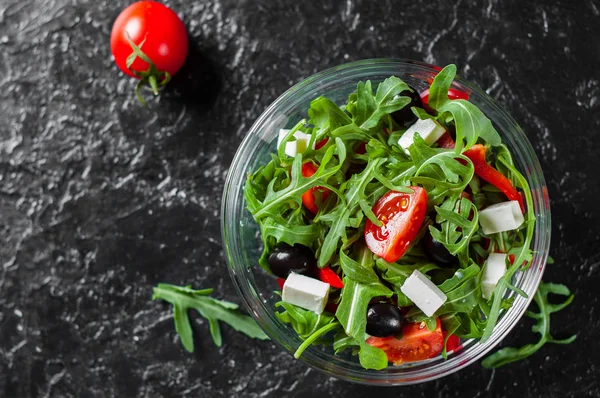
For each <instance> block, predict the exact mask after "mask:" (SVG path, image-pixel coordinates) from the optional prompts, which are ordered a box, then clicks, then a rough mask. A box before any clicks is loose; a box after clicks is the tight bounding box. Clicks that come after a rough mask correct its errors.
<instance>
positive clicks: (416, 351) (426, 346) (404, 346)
mask: <svg viewBox="0 0 600 398" xmlns="http://www.w3.org/2000/svg"><path fill="white" fill-rule="evenodd" d="M367 344H369V345H371V346H373V347H377V348H381V349H382V350H383V351H384V352H385V353H386V355H387V357H388V361H389V362H392V363H393V364H394V365H400V364H402V363H404V362H415V361H422V360H424V359H428V358H433V357H436V356H438V355H439V354H440V353H441V352H442V350H443V349H444V336H443V333H442V323H441V322H440V320H439V318H438V319H437V320H436V327H435V330H433V331H431V330H429V329H427V326H426V325H425V322H417V323H408V324H406V325H404V326H403V327H402V338H401V339H397V338H395V337H393V336H389V337H373V336H371V337H369V338H368V339H367Z"/></svg>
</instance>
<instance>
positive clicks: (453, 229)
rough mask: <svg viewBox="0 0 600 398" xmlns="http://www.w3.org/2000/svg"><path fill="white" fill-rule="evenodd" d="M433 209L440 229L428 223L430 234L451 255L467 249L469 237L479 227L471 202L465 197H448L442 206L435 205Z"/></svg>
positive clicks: (475, 210) (477, 215)
mask: <svg viewBox="0 0 600 398" xmlns="http://www.w3.org/2000/svg"><path fill="white" fill-rule="evenodd" d="M435 211H436V213H437V216H436V221H437V222H438V223H439V224H440V225H441V228H442V229H441V231H440V230H439V229H437V228H435V227H433V226H431V225H430V226H429V231H430V232H431V236H432V237H433V238H434V239H435V240H437V241H438V242H440V243H442V244H443V245H444V246H445V247H446V249H448V251H449V252H450V254H452V255H456V254H458V253H461V252H463V251H465V250H468V248H469V242H470V241H471V237H472V236H473V234H474V233H475V232H476V231H477V230H478V229H479V223H478V221H479V213H478V211H477V208H476V207H475V205H474V204H473V202H471V201H470V200H468V199H466V198H462V199H460V198H450V199H448V200H446V201H445V202H444V203H443V204H442V206H439V207H438V206H435ZM471 215H472V218H471V219H470V220H469V217H470V216H471ZM465 258H466V256H465Z"/></svg>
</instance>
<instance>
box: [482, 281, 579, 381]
mask: <svg viewBox="0 0 600 398" xmlns="http://www.w3.org/2000/svg"><path fill="white" fill-rule="evenodd" d="M550 294H556V295H559V296H563V297H567V298H566V299H565V300H564V301H563V302H562V303H560V304H550V302H549V300H548V296H549V295H550ZM573 298H574V295H573V294H571V292H570V291H569V288H567V287H566V286H565V285H561V284H554V283H541V284H540V286H539V288H538V290H537V292H536V293H535V296H534V297H533V300H534V302H535V304H536V305H537V307H538V312H533V311H527V312H526V313H525V315H527V316H528V317H530V318H533V319H534V320H535V321H536V324H535V325H533V327H532V328H531V330H532V331H534V332H536V333H539V334H540V339H539V340H538V342H537V343H535V344H527V345H525V346H523V347H519V348H515V347H504V348H501V349H499V350H498V351H496V352H495V353H493V354H492V355H490V356H488V357H487V358H485V359H484V360H483V361H481V365H482V366H483V367H484V368H489V369H491V368H498V367H500V366H504V365H506V364H509V363H511V362H515V361H519V360H521V359H525V358H527V357H528V356H530V355H533V354H534V353H536V352H537V351H538V350H539V349H540V348H542V347H543V346H544V345H545V344H546V343H553V344H571V343H572V342H573V341H575V339H576V338H577V335H573V336H571V337H568V338H566V339H560V340H559V339H555V338H554V337H552V334H550V315H551V314H553V313H555V312H558V311H560V310H562V309H563V308H565V307H566V306H567V305H569V304H571V302H572V301H573Z"/></svg>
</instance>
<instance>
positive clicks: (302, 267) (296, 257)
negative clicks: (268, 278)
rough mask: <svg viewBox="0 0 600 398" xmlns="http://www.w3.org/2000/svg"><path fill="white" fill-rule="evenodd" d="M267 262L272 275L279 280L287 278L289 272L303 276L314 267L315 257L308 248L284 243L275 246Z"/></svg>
mask: <svg viewBox="0 0 600 398" xmlns="http://www.w3.org/2000/svg"><path fill="white" fill-rule="evenodd" d="M267 261H268V263H269V266H270V267H271V271H272V272H273V274H275V275H276V276H278V277H280V278H287V276H288V275H289V274H290V272H295V273H297V274H305V273H307V272H309V271H311V270H312V269H313V268H314V267H315V266H316V260H315V255H314V253H313V252H312V250H310V248H308V247H306V246H303V245H294V246H290V245H288V244H286V243H283V244H280V245H279V246H277V247H276V248H275V250H273V252H272V253H271V254H270V255H269V258H268V260H267Z"/></svg>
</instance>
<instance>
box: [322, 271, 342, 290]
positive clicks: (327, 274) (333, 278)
mask: <svg viewBox="0 0 600 398" xmlns="http://www.w3.org/2000/svg"><path fill="white" fill-rule="evenodd" d="M317 274H318V276H319V279H320V280H321V281H322V282H325V283H329V285H330V286H331V287H334V288H336V289H341V288H343V287H344V282H342V280H341V279H340V277H339V276H338V274H336V273H335V272H334V271H333V270H332V269H331V267H324V268H319V269H317Z"/></svg>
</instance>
